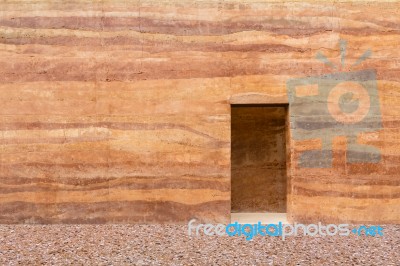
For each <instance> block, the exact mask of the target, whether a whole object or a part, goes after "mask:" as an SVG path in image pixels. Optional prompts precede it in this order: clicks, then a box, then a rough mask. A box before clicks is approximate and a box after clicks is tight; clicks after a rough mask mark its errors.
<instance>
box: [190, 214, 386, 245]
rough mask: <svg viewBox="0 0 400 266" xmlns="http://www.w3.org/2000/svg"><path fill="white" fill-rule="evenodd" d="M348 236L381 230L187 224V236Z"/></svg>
mask: <svg viewBox="0 0 400 266" xmlns="http://www.w3.org/2000/svg"><path fill="white" fill-rule="evenodd" d="M350 234H354V235H358V236H373V237H375V236H383V228H382V227H381V226H380V225H377V226H375V225H373V226H365V225H362V226H359V227H354V228H352V229H350V225H349V224H338V225H335V224H328V225H323V224H321V223H318V224H307V225H305V224H299V223H295V224H294V225H292V224H283V223H282V222H279V223H277V224H262V223H261V222H258V223H256V224H239V223H238V222H235V223H230V224H228V225H224V224H216V225H214V224H201V223H200V224H196V220H195V219H192V220H190V221H189V223H188V235H189V236H193V235H194V236H199V235H206V236H231V237H233V236H238V237H240V236H242V237H244V238H245V239H246V240H252V239H253V238H254V237H255V236H257V235H259V236H264V237H265V236H272V237H281V238H282V240H285V239H286V238H287V237H290V236H299V235H303V236H317V235H319V236H335V235H339V236H349V235H350Z"/></svg>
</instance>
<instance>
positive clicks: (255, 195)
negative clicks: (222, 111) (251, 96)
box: [231, 105, 287, 213]
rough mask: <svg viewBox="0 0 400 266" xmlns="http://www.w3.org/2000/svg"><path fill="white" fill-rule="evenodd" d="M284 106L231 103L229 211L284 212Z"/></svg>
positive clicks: (285, 177) (285, 178)
mask: <svg viewBox="0 0 400 266" xmlns="http://www.w3.org/2000/svg"><path fill="white" fill-rule="evenodd" d="M285 122H286V108H285V107H284V106H273V107H267V106H258V105H256V106H251V105H250V106H249V105H233V106H232V156H231V163H232V166H231V167H232V169H231V171H232V173H231V174H232V206H231V211H232V212H274V213H284V212H286V182H287V175H286V143H285V142H286V141H285V139H286V135H285V124H286V123H285Z"/></svg>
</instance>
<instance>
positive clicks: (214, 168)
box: [0, 0, 400, 223]
mask: <svg viewBox="0 0 400 266" xmlns="http://www.w3.org/2000/svg"><path fill="white" fill-rule="evenodd" d="M341 39H344V40H346V41H347V50H346V61H345V62H346V64H347V65H351V64H353V63H355V62H356V60H357V58H359V57H360V56H361V55H362V54H363V53H364V52H365V51H367V50H368V49H371V51H372V55H371V56H370V57H369V59H368V60H365V61H363V62H362V63H360V64H358V65H356V66H355V67H354V68H353V69H355V70H362V69H374V70H375V71H376V75H377V87H378V99H379V102H380V112H381V120H382V128H381V129H379V130H375V131H374V132H371V133H365V134H360V135H359V136H358V137H357V141H359V142H360V143H366V144H371V145H373V146H374V147H376V148H377V149H379V150H380V152H381V160H380V161H379V162H378V163H368V164H363V163H352V164H349V163H346V159H345V158H346V153H347V152H348V150H349V149H348V145H347V142H346V138H345V137H343V136H337V137H335V138H334V139H333V140H332V143H333V144H332V154H333V163H332V167H331V168H317V167H316V168H301V167H299V165H298V161H299V154H301V152H302V151H304V150H310V149H318V148H320V147H321V141H320V140H319V139H309V140H298V139H297V140H296V139H294V138H293V139H291V141H290V149H291V157H290V161H289V162H290V168H289V171H288V173H289V189H288V191H289V195H288V214H289V219H291V220H296V221H329V222H334V221H346V222H374V223H377V222H379V223H400V174H399V170H400V164H399V163H400V137H399V133H400V122H399V118H400V107H399V102H400V49H399V43H400V4H399V3H396V2H392V3H374V2H369V3H367V2H353V3H341V2H338V1H327V2H309V3H300V2H293V3H280V2H275V1H274V2H271V3H268V2H265V1H253V0H249V1H233V0H232V1H191V2H188V1H178V0H176V1H164V2H160V1H150V0H141V1H139V0H138V1H117V0H116V1H112V0H110V1H108V0H104V1H45V0H43V1H40V0H32V1H2V2H1V3H0V104H1V108H0V132H1V133H0V222H2V223H73V222H80V223H103V222H107V223H120V222H123V223H131V222H187V221H188V220H189V219H190V218H198V219H201V220H203V221H219V222H227V221H228V220H229V212H230V99H232V98H235V97H236V98H235V99H237V97H239V98H240V97H241V95H244V97H245V98H246V97H248V99H253V100H254V101H264V100H266V101H270V100H271V99H272V100H271V101H272V102H273V101H274V100H273V99H281V100H282V99H287V86H286V84H287V81H288V80H290V79H293V78H301V77H307V76H318V75H322V74H329V73H332V71H333V70H332V67H329V66H327V65H326V64H323V63H321V62H320V61H318V60H317V59H316V58H315V55H316V54H317V53H318V52H322V53H324V54H325V55H326V57H327V58H329V59H330V60H331V61H332V62H333V63H334V64H335V65H340V62H341V59H340V52H341V51H340V48H339V45H338V43H339V41H340V40H341ZM320 59H321V57H320ZM336 70H338V69H336ZM344 70H346V69H344ZM246 93H247V94H248V95H247V96H246ZM250 93H251V94H250ZM252 95H256V96H254V97H253V96H252ZM257 95H260V96H259V97H258V96H257ZM252 97H253V98H252ZM313 110H314V111H316V112H318V108H314V109H313ZM293 115H295V114H293ZM315 121H317V122H316V123H317V125H318V126H319V127H321V128H324V122H323V120H321V119H320V120H318V119H317V120H315Z"/></svg>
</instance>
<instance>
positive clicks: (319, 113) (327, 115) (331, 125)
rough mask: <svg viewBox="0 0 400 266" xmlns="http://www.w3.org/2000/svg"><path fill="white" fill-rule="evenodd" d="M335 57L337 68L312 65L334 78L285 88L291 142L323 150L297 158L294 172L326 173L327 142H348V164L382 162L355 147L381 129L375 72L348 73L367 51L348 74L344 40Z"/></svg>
mask: <svg viewBox="0 0 400 266" xmlns="http://www.w3.org/2000/svg"><path fill="white" fill-rule="evenodd" d="M340 51H341V66H339V67H337V66H335V65H334V64H333V63H332V62H330V61H329V59H328V58H327V57H326V56H324V55H323V54H321V53H318V54H317V59H318V60H320V61H322V62H323V63H324V64H326V65H327V66H329V67H331V68H332V70H333V73H331V74H328V75H322V76H315V77H304V78H296V79H291V80H289V81H288V82H287V90H288V97H289V104H290V108H289V109H290V119H291V121H292V123H291V132H292V136H293V138H294V139H295V140H308V139H321V141H322V149H320V150H308V151H303V152H302V154H301V155H300V158H299V166H300V167H303V168H330V167H331V166H332V158H333V157H332V141H333V138H334V137H336V136H346V137H347V142H348V145H347V152H346V156H347V158H346V159H347V162H348V163H361V162H362V163H377V162H379V161H380V160H381V153H380V150H379V149H377V148H376V147H373V146H369V145H364V144H359V143H357V136H358V135H359V134H360V133H365V132H374V131H377V130H379V129H381V128H382V119H381V112H380V105H379V97H378V89H377V81H376V71H375V70H374V69H366V70H359V71H351V68H352V67H356V66H358V65H360V63H361V62H363V61H364V60H366V59H367V58H368V57H369V56H371V51H370V50H368V51H366V52H365V53H364V54H363V55H362V56H361V57H360V58H359V59H358V60H357V61H356V62H355V63H354V64H353V65H351V66H350V68H349V69H350V71H343V70H344V69H346V68H348V67H347V66H346V64H345V56H346V41H344V40H341V41H340ZM338 68H340V69H341V71H338Z"/></svg>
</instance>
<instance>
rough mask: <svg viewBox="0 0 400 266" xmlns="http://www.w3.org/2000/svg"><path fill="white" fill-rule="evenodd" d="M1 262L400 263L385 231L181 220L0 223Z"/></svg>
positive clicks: (399, 242)
mask: <svg viewBox="0 0 400 266" xmlns="http://www.w3.org/2000/svg"><path fill="white" fill-rule="evenodd" d="M0 235H1V246H0V253H1V254H0V264H1V265H17V264H23V265H38V264H49V265H71V264H72V265H127V264H134V265H400V253H399V251H400V226H384V236H383V237H365V236H363V237H358V236H354V235H351V236H348V237H343V236H341V237H339V236H337V237H336V236H335V237H289V238H288V239H286V241H282V240H281V239H280V238H277V237H261V236H258V237H256V238H254V239H253V240H251V241H245V240H244V238H242V237H228V236H223V237H216V236H201V237H195V236H193V237H189V236H188V235H187V227H186V226H183V225H0Z"/></svg>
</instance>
